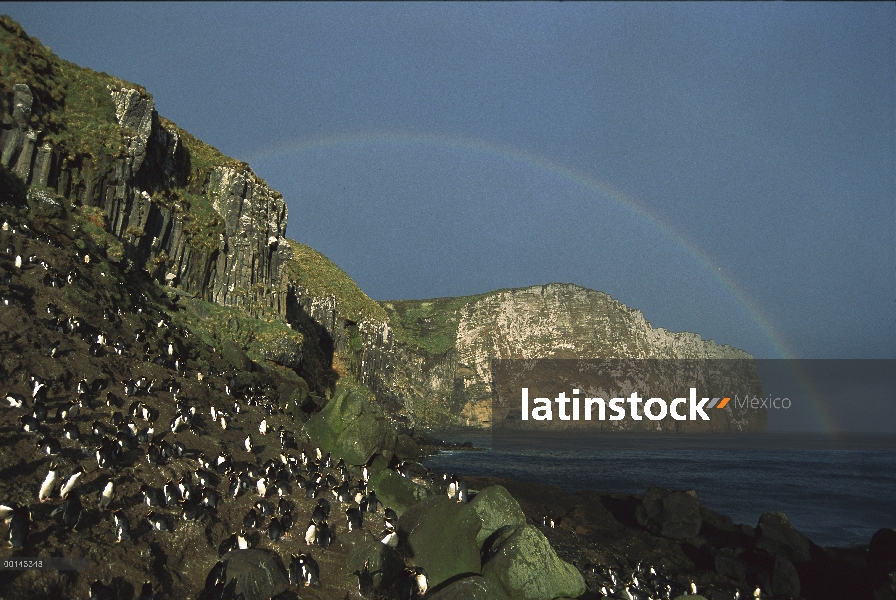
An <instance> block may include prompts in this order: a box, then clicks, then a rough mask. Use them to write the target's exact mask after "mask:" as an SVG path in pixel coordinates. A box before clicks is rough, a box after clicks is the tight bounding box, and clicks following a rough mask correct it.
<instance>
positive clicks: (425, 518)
mask: <svg viewBox="0 0 896 600" xmlns="http://www.w3.org/2000/svg"><path fill="white" fill-rule="evenodd" d="M377 493H379V492H377ZM464 508H465V507H464V506H463V505H461V504H457V503H456V502H453V501H451V500H449V499H448V498H447V497H445V496H435V497H432V498H428V499H426V500H424V501H422V502H419V503H417V504H415V505H414V506H412V507H410V508H409V509H408V510H407V511H405V513H404V514H403V515H402V516H401V518H400V519H399V521H398V531H399V536H400V538H401V540H402V543H403V544H404V550H405V556H406V557H407V559H408V562H409V563H411V564H414V565H416V566H419V567H423V568H424V569H426V572H427V573H428V574H429V585H430V587H435V586H437V585H439V584H440V583H442V582H443V581H445V580H447V579H450V578H451V577H455V576H456V575H462V574H464V573H469V574H476V575H478V574H479V569H480V560H479V546H478V545H477V544H476V534H477V533H479V527H480V522H479V518H478V517H477V516H476V513H475V512H472V511H468V510H464Z"/></svg>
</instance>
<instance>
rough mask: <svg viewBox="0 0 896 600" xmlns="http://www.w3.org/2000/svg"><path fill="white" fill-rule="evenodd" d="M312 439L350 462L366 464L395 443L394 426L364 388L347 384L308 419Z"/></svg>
mask: <svg viewBox="0 0 896 600" xmlns="http://www.w3.org/2000/svg"><path fill="white" fill-rule="evenodd" d="M305 432H306V433H307V434H308V437H309V438H310V439H311V441H312V442H313V443H315V444H317V445H319V446H320V447H321V448H322V449H324V450H325V451H326V452H330V453H332V454H333V455H334V456H338V457H341V458H343V459H344V460H345V462H346V463H348V464H350V465H363V464H365V463H367V461H368V460H370V457H371V456H373V455H374V453H375V452H378V451H380V450H382V449H383V448H385V447H387V446H388V445H389V442H390V440H391V443H392V444H394V443H395V430H394V429H392V428H391V426H390V425H389V423H388V422H387V421H386V418H385V416H383V411H382V410H381V409H380V407H379V406H377V405H376V404H373V403H372V402H370V401H369V400H368V399H367V397H366V396H365V395H364V393H363V392H361V391H359V390H356V389H354V388H347V389H343V390H341V391H340V392H339V393H337V395H336V397H335V398H333V399H332V400H330V402H329V403H328V404H327V405H326V406H325V407H324V408H323V410H321V411H320V412H319V413H317V414H316V415H314V416H313V417H312V418H311V419H310V420H309V421H308V422H307V423H305Z"/></svg>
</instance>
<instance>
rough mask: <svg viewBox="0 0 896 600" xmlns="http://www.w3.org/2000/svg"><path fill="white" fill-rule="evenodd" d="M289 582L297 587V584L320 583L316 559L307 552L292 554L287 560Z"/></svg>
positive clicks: (315, 584) (316, 584)
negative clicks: (290, 558)
mask: <svg viewBox="0 0 896 600" xmlns="http://www.w3.org/2000/svg"><path fill="white" fill-rule="evenodd" d="M289 583H290V584H292V585H294V586H297V587H298V586H299V584H301V585H304V586H305V587H308V586H309V585H314V586H318V585H320V567H319V566H318V564H317V561H315V560H314V558H312V557H311V555H309V554H299V555H298V556H296V555H295V554H293V555H292V560H290V561H289Z"/></svg>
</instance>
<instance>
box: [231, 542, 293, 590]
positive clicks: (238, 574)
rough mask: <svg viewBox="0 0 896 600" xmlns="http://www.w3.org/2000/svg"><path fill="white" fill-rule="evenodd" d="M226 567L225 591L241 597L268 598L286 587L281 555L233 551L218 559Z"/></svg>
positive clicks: (255, 550)
mask: <svg viewBox="0 0 896 600" xmlns="http://www.w3.org/2000/svg"><path fill="white" fill-rule="evenodd" d="M221 560H222V561H224V567H225V569H226V583H225V585H224V588H225V590H228V591H232V593H233V595H232V597H238V596H239V595H240V594H242V595H243V598H244V600H269V599H270V598H271V597H273V596H276V595H277V594H282V593H283V592H285V591H286V590H288V589H289V576H288V575H287V573H286V569H285V568H284V567H283V562H282V561H281V560H280V557H279V556H278V555H276V554H274V553H273V552H268V551H267V550H257V549H254V548H252V549H248V550H232V551H230V552H228V553H227V554H225V555H224V557H223V558H222V559H221Z"/></svg>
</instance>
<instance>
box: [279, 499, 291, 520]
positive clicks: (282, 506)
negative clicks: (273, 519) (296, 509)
mask: <svg viewBox="0 0 896 600" xmlns="http://www.w3.org/2000/svg"><path fill="white" fill-rule="evenodd" d="M291 508H292V507H291V505H290V503H289V500H287V499H286V498H280V502H278V503H277V514H278V515H279V516H281V517H283V516H286V515H287V514H289V511H290V510H291Z"/></svg>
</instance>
